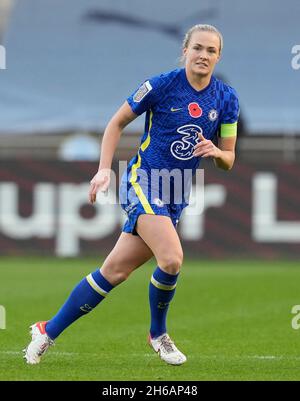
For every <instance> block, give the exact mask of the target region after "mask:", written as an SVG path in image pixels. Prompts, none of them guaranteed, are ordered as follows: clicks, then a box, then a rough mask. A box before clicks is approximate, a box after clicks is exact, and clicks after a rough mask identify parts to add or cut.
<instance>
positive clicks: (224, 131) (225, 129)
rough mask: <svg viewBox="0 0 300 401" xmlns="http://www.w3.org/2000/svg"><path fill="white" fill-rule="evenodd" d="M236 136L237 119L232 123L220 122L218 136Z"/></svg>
mask: <svg viewBox="0 0 300 401" xmlns="http://www.w3.org/2000/svg"><path fill="white" fill-rule="evenodd" d="M231 136H237V121H236V122H235V123H232V124H221V130H220V137H221V138H229V137H231Z"/></svg>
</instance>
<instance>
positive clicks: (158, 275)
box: [149, 267, 179, 338]
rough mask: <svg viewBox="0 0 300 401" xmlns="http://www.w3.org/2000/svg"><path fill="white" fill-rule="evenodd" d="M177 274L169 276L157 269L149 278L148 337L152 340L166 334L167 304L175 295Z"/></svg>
mask: <svg viewBox="0 0 300 401" xmlns="http://www.w3.org/2000/svg"><path fill="white" fill-rule="evenodd" d="M178 274H179V273H177V274H175V275H174V274H169V273H166V272H164V271H163V270H161V269H160V268H159V267H157V269H156V270H155V271H154V273H153V275H152V277H151V281H150V286H149V302H150V310H151V327H150V335H151V337H152V338H156V337H159V336H160V335H161V334H164V333H166V332H167V328H166V319H167V312H168V309H169V303H170V302H171V300H172V298H173V297H174V294H175V288H176V282H177V278H178Z"/></svg>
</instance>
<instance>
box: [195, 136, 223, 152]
mask: <svg viewBox="0 0 300 401" xmlns="http://www.w3.org/2000/svg"><path fill="white" fill-rule="evenodd" d="M198 137H199V139H200V141H199V142H198V143H196V145H195V146H194V153H193V155H194V156H195V157H197V156H202V157H215V158H218V157H220V153H221V149H219V148H218V147H217V146H216V145H214V144H213V143H212V141H210V140H209V139H205V138H204V136H203V134H201V133H200V132H199V133H198Z"/></svg>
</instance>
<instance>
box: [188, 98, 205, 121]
mask: <svg viewBox="0 0 300 401" xmlns="http://www.w3.org/2000/svg"><path fill="white" fill-rule="evenodd" d="M188 108H189V113H190V116H191V117H194V118H198V117H201V116H202V109H201V107H200V106H199V104H198V103H196V102H192V103H190V104H189V106H188Z"/></svg>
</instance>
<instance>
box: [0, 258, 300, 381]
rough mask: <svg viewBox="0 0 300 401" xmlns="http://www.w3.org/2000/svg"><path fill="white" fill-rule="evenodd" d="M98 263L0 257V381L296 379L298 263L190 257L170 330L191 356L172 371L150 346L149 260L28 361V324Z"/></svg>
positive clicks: (46, 314) (299, 368) (50, 310)
mask: <svg viewBox="0 0 300 401" xmlns="http://www.w3.org/2000/svg"><path fill="white" fill-rule="evenodd" d="M100 262H101V261H97V260H96V259H66V260H63V259H55V258H53V259H51V258H48V259H47V258H12V257H10V258H9V257H1V258H0V304H1V305H3V306H4V307H5V309H6V315H7V319H6V321H7V326H6V329H5V330H0V366H1V370H0V380H100V381H102V380H121V381H123V380H124V381H125V380H147V381H152V380H180V381H181V380H182V381H184V380H199V381H201V380H299V379H300V330H294V329H292V326H291V321H292V318H293V315H292V313H291V309H292V307H293V305H297V304H300V286H299V283H300V269H299V264H298V263H296V262H280V261H277V262H258V261H253V262H252V261H251V262H250V261H248V262H245V261H240V262H238V261H234V262H222V261H218V262H213V261H201V260H199V261H191V260H186V261H185V263H184V266H183V268H182V273H181V276H180V279H179V283H178V286H177V292H176V296H175V298H174V300H173V302H172V305H171V307H170V311H169V318H168V322H169V323H168V330H169V333H170V335H171V336H172V337H173V338H174V340H175V341H176V344H177V346H178V347H179V348H180V349H181V350H182V351H183V352H184V353H185V354H186V355H187V357H188V361H187V363H186V364H184V365H182V366H168V365H166V364H165V363H164V362H162V361H161V360H160V359H159V358H158V356H157V355H156V354H155V353H154V352H153V351H152V350H151V349H150V347H149V346H148V345H147V343H146V337H147V333H148V326H149V311H148V283H149V278H150V276H151V273H152V270H153V269H154V267H155V266H154V261H153V262H152V263H148V264H146V265H145V266H143V267H142V268H140V269H138V270H137V271H136V272H135V273H133V274H132V276H131V277H130V278H129V279H128V280H127V281H126V282H125V283H123V284H122V285H120V286H119V287H118V288H116V289H115V290H113V291H112V292H111V294H110V295H109V296H108V298H107V299H106V300H104V301H103V302H102V304H101V305H100V306H99V307H97V308H96V309H95V310H94V311H93V312H91V313H90V314H89V315H87V316H85V317H83V318H82V319H80V320H78V321H77V322H75V323H74V324H73V325H72V326H71V327H69V329H68V330H66V331H65V332H64V333H63V334H62V335H61V336H60V337H59V338H58V339H57V341H56V346H55V347H53V348H51V349H50V350H49V352H48V353H47V354H46V355H45V357H44V358H43V360H42V362H41V363H40V364H39V365H36V366H29V365H26V364H25V362H24V361H23V359H22V352H21V350H22V348H24V346H25V345H27V343H28V341H29V334H28V326H29V325H30V324H31V323H34V322H36V321H38V320H47V319H49V318H50V317H51V316H52V315H53V314H54V313H56V311H57V309H58V308H59V307H60V305H61V304H62V302H63V301H64V300H65V299H66V297H67V296H68V294H69V292H70V291H71V290H72V288H73V287H74V286H75V285H76V284H77V282H78V281H79V280H81V278H82V277H84V276H85V275H86V274H88V273H90V272H91V271H93V270H95V268H96V267H97V265H98V264H99V263H100Z"/></svg>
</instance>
